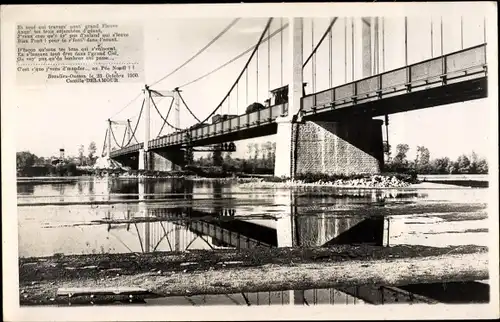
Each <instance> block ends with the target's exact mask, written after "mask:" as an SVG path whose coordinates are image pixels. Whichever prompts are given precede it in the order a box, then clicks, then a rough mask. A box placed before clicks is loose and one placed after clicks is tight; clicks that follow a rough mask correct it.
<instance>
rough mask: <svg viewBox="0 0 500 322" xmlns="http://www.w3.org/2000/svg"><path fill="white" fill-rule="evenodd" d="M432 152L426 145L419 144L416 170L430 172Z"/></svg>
mask: <svg viewBox="0 0 500 322" xmlns="http://www.w3.org/2000/svg"><path fill="white" fill-rule="evenodd" d="M430 156H431V154H430V152H429V149H427V148H426V147H425V146H417V157H416V159H415V170H417V172H418V173H428V172H429V170H430V167H429V161H430Z"/></svg>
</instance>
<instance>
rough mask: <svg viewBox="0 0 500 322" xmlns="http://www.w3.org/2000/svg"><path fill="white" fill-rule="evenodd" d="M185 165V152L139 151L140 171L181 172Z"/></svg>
mask: <svg viewBox="0 0 500 322" xmlns="http://www.w3.org/2000/svg"><path fill="white" fill-rule="evenodd" d="M183 165H184V152H183V151H182V150H178V151H170V150H169V151H165V150H150V151H144V149H141V150H139V170H149V171H179V170H182V167H183Z"/></svg>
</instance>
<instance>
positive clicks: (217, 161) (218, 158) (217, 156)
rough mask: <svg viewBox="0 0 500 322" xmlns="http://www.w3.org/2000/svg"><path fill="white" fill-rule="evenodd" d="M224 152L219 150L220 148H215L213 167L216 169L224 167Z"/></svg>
mask: <svg viewBox="0 0 500 322" xmlns="http://www.w3.org/2000/svg"><path fill="white" fill-rule="evenodd" d="M222 161H223V160H222V151H221V150H220V149H219V147H215V150H214V152H213V153H212V162H213V165H214V166H216V167H220V166H222Z"/></svg>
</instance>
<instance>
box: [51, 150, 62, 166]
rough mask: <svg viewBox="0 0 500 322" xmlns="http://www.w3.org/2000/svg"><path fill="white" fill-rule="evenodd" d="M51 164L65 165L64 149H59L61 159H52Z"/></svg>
mask: <svg viewBox="0 0 500 322" xmlns="http://www.w3.org/2000/svg"><path fill="white" fill-rule="evenodd" d="M50 163H51V164H53V165H57V164H60V163H64V149H59V158H55V159H52V160H51V161H50Z"/></svg>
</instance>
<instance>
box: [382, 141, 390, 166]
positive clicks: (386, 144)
mask: <svg viewBox="0 0 500 322" xmlns="http://www.w3.org/2000/svg"><path fill="white" fill-rule="evenodd" d="M382 144H383V149H384V153H385V156H386V160H387V161H390V160H391V145H390V144H389V142H387V141H384V142H383V143H382Z"/></svg>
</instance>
